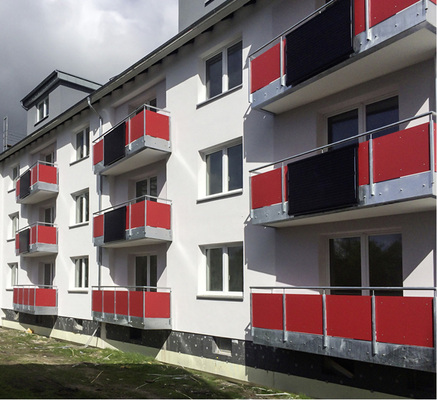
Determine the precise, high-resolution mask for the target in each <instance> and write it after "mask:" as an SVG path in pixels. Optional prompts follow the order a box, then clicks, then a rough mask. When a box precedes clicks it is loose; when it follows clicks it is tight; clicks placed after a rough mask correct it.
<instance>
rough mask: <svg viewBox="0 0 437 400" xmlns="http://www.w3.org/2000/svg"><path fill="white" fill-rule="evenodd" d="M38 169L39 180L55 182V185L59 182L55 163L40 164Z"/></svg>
mask: <svg viewBox="0 0 437 400" xmlns="http://www.w3.org/2000/svg"><path fill="white" fill-rule="evenodd" d="M38 170H39V176H38V181H39V182H46V183H53V184H55V185H56V184H57V183H58V174H57V168H56V167H54V166H53V165H45V164H38Z"/></svg>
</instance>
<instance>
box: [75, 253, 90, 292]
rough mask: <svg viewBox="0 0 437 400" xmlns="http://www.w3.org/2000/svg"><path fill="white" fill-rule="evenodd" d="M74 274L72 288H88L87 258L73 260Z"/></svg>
mask: <svg viewBox="0 0 437 400" xmlns="http://www.w3.org/2000/svg"><path fill="white" fill-rule="evenodd" d="M74 266H75V274H74V287H75V288H77V289H81V288H87V287H88V273H89V271H88V257H79V258H75V259H74Z"/></svg>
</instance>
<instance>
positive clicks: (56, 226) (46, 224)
mask: <svg viewBox="0 0 437 400" xmlns="http://www.w3.org/2000/svg"><path fill="white" fill-rule="evenodd" d="M40 225H41V226H48V227H53V228H58V225H57V224H54V223H53V222H41V221H39V222H34V223H33V224H29V225H27V226H25V227H24V228H20V229H19V230H17V231H16V232H15V233H20V232H22V231H25V230H26V229H29V228H33V227H34V226H40Z"/></svg>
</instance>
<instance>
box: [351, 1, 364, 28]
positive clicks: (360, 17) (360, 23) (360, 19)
mask: <svg viewBox="0 0 437 400" xmlns="http://www.w3.org/2000/svg"><path fill="white" fill-rule="evenodd" d="M354 26H355V35H358V34H359V33H361V32H363V31H364V30H365V29H366V10H365V0H354Z"/></svg>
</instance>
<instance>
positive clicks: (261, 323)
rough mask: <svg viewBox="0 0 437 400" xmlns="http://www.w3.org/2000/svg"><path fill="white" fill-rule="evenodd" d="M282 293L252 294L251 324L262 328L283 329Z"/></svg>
mask: <svg viewBox="0 0 437 400" xmlns="http://www.w3.org/2000/svg"><path fill="white" fill-rule="evenodd" d="M282 301H283V300H282V294H268V293H253V294H252V326H253V327H254V328H262V329H274V330H282V329H283V306H282Z"/></svg>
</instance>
